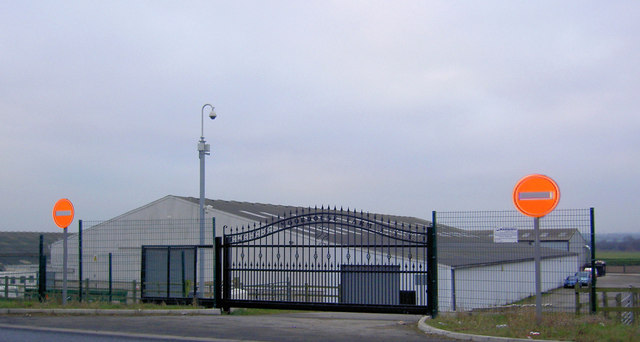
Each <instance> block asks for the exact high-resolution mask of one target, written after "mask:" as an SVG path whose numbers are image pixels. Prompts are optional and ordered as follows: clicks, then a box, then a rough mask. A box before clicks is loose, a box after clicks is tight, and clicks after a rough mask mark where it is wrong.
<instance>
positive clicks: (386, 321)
mask: <svg viewBox="0 0 640 342" xmlns="http://www.w3.org/2000/svg"><path fill="white" fill-rule="evenodd" d="M420 317H421V316H416V315H385V314H361V313H323V312H300V313H289V314H272V315H253V316H235V315H231V316H227V315H222V316H218V315H215V316H211V315H210V316H52V315H5V316H0V336H18V337H16V339H15V341H27V340H28V341H51V340H53V339H51V338H49V335H48V333H46V334H44V335H41V334H40V333H42V332H43V330H39V331H37V333H38V335H36V336H32V337H27V338H20V336H19V335H13V334H19V333H23V332H24V330H22V331H16V330H15V329H13V328H11V327H16V326H19V327H32V328H37V329H52V330H50V331H49V333H50V334H51V337H54V336H57V334H60V333H65V334H71V335H73V334H72V333H71V332H72V331H76V332H79V333H81V334H82V335H87V336H91V335H92V334H93V333H100V335H97V336H100V337H102V338H107V337H110V334H114V335H112V336H115V337H118V338H119V340H122V339H125V338H126V340H127V341H137V340H140V341H142V340H145V341H148V340H149V339H151V340H167V339H168V340H182V341H185V340H187V341H189V340H199V341H362V342H375V341H407V342H411V341H420V342H430V341H433V342H435V341H452V340H450V339H447V338H444V337H440V336H430V335H426V334H425V333H424V332H422V331H420V330H419V329H418V328H417V322H418V320H419V319H420ZM59 329H62V330H59ZM44 332H46V331H44ZM71 335H70V336H67V337H69V338H71V337H74V338H75V336H71ZM61 340H64V341H89V340H91V341H95V339H88V340H87V339H84V340H83V339H79V340H77V339H61ZM0 341H13V340H12V339H9V340H6V339H0ZM105 341H109V340H105Z"/></svg>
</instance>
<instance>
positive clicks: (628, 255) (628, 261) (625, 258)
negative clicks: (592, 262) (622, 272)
mask: <svg viewBox="0 0 640 342" xmlns="http://www.w3.org/2000/svg"><path fill="white" fill-rule="evenodd" d="M596 259H598V260H604V261H606V262H607V265H612V266H616V265H618V266H620V265H640V252H623V251H596Z"/></svg>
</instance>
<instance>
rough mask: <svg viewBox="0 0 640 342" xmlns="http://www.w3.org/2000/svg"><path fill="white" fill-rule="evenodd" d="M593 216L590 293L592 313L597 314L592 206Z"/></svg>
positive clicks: (594, 234)
mask: <svg viewBox="0 0 640 342" xmlns="http://www.w3.org/2000/svg"><path fill="white" fill-rule="evenodd" d="M589 214H590V217H591V220H590V225H591V292H590V293H589V304H590V305H591V313H592V314H595V313H596V310H597V303H596V221H595V210H594V208H590V210H589Z"/></svg>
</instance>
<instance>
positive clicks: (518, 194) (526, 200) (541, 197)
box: [513, 174, 560, 217]
mask: <svg viewBox="0 0 640 342" xmlns="http://www.w3.org/2000/svg"><path fill="white" fill-rule="evenodd" d="M558 202H560V188H559V187H558V184H556V182H554V181H553V179H551V178H549V177H547V176H545V175H538V174H534V175H528V176H526V177H524V178H522V179H521V180H520V181H518V183H517V184H516V186H515V187H514V188H513V204H514V205H515V206H516V208H517V209H518V210H519V211H520V212H521V213H523V214H524V215H527V216H531V217H543V216H545V215H547V214H549V213H550V212H552V211H553V209H555V208H556V206H557V205H558Z"/></svg>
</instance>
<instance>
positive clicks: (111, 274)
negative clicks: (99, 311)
mask: <svg viewBox="0 0 640 342" xmlns="http://www.w3.org/2000/svg"><path fill="white" fill-rule="evenodd" d="M112 266H113V263H112V254H111V253H109V303H111V302H112V301H113V271H112Z"/></svg>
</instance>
